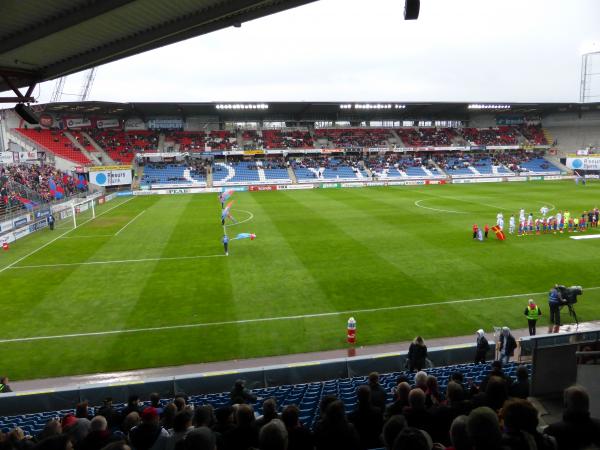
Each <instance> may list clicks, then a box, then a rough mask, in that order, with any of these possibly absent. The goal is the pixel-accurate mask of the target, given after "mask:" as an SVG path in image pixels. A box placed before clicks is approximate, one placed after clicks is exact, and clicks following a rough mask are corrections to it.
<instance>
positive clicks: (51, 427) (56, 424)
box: [35, 419, 62, 442]
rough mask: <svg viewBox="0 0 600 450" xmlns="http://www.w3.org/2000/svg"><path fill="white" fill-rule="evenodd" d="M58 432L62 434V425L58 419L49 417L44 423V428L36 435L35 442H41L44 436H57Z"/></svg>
mask: <svg viewBox="0 0 600 450" xmlns="http://www.w3.org/2000/svg"><path fill="white" fill-rule="evenodd" d="M60 434H62V425H61V423H60V420H58V419H51V420H49V421H48V422H47V423H46V425H44V429H43V430H42V432H41V433H40V434H38V435H37V436H36V438H35V440H36V441H37V442H41V441H43V440H44V439H46V438H49V437H53V436H58V435H60Z"/></svg>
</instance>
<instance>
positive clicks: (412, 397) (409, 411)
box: [403, 388, 431, 432]
mask: <svg viewBox="0 0 600 450" xmlns="http://www.w3.org/2000/svg"><path fill="white" fill-rule="evenodd" d="M408 403H409V406H408V407H406V408H404V411H403V415H404V417H405V419H406V423H407V424H408V426H410V427H415V428H419V429H421V430H425V431H428V432H429V431H430V430H431V415H430V414H429V411H427V409H425V392H423V390H422V389H420V388H414V389H413V390H411V391H410V394H408Z"/></svg>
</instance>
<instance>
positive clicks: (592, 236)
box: [570, 234, 600, 241]
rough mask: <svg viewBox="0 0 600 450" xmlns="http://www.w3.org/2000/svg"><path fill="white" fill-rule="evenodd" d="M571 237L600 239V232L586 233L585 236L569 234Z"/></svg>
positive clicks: (576, 238)
mask: <svg viewBox="0 0 600 450" xmlns="http://www.w3.org/2000/svg"><path fill="white" fill-rule="evenodd" d="M570 238H571V239H575V240H576V241H579V240H582V239H600V234H588V235H587V236H570Z"/></svg>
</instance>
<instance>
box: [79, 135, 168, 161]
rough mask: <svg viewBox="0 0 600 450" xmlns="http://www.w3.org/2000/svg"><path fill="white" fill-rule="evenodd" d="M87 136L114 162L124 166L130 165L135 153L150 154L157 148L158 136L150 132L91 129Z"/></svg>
mask: <svg viewBox="0 0 600 450" xmlns="http://www.w3.org/2000/svg"><path fill="white" fill-rule="evenodd" d="M89 134H90V136H91V138H92V139H94V141H96V143H98V145H100V147H102V148H103V149H104V150H105V151H106V153H108V155H109V156H110V157H111V158H112V159H113V160H114V161H118V162H121V163H124V164H130V163H131V161H132V160H133V157H134V156H135V154H136V153H152V152H156V151H157V148H158V138H159V135H158V133H156V132H154V131H150V130H138V131H122V130H97V129H91V130H90V133H89Z"/></svg>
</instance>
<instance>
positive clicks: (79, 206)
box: [71, 198, 96, 228]
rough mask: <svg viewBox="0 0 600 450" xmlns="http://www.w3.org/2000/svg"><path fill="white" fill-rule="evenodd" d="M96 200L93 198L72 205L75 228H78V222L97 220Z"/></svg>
mask: <svg viewBox="0 0 600 450" xmlns="http://www.w3.org/2000/svg"><path fill="white" fill-rule="evenodd" d="M94 201H95V199H93V198H91V199H88V200H84V201H82V202H79V203H73V204H72V205H71V215H72V216H73V228H77V222H78V221H79V222H80V223H81V221H82V220H83V219H84V220H91V219H95V218H96V208H95V206H94Z"/></svg>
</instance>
